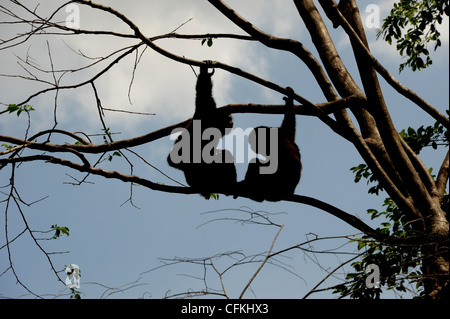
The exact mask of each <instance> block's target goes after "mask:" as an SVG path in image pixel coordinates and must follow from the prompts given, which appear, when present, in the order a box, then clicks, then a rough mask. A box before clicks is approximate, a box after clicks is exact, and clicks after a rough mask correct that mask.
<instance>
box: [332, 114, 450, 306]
mask: <svg viewBox="0 0 450 319" xmlns="http://www.w3.org/2000/svg"><path fill="white" fill-rule="evenodd" d="M447 114H448V111H447ZM400 135H401V136H402V138H403V139H404V140H405V141H406V143H408V144H409V145H410V146H411V148H412V149H413V151H414V152H415V153H416V154H419V153H420V151H421V150H422V149H423V148H424V147H428V146H431V147H432V148H433V149H437V147H438V146H446V147H448V145H449V141H448V130H446V129H445V128H444V127H443V126H442V125H441V124H439V123H437V122H436V123H435V124H434V125H433V126H428V127H423V126H421V127H420V128H419V129H417V130H415V129H412V128H408V129H407V130H402V131H401V132H400ZM350 170H351V171H352V172H354V173H355V183H358V182H359V181H361V179H363V178H364V179H366V180H367V184H369V183H375V184H376V185H375V186H373V187H371V188H370V189H369V191H368V192H369V193H370V194H376V195H379V191H380V190H383V188H382V187H381V186H380V185H379V182H378V179H377V178H376V176H375V175H373V173H372V171H371V170H370V168H369V167H368V166H367V165H366V164H360V165H358V166H355V167H352V168H351V169H350ZM430 170H431V169H430ZM441 206H442V209H443V210H444V211H448V209H449V206H450V197H449V195H448V194H446V195H445V196H444V198H443V201H442V204H441ZM383 207H384V210H383V211H381V212H380V211H378V210H376V209H368V210H367V213H368V214H369V215H370V216H371V219H372V220H374V219H381V220H382V221H380V227H378V228H377V231H379V232H380V233H383V234H386V235H390V236H395V237H397V238H407V237H411V236H414V235H415V234H414V230H413V226H412V223H410V222H409V221H408V220H407V218H406V216H405V215H404V214H403V212H402V211H401V210H400V209H399V208H398V207H397V205H396V204H395V202H394V201H393V200H392V199H391V198H386V199H385V200H384V204H383ZM351 241H352V242H355V243H356V244H357V249H358V251H360V252H362V253H363V255H362V257H361V260H359V261H355V262H354V263H352V264H351V266H352V267H353V270H354V271H352V272H350V273H348V274H347V275H346V278H345V280H346V281H345V282H344V283H343V284H340V285H337V286H335V287H334V291H333V293H337V294H340V295H341V296H342V297H350V298H353V299H378V298H380V296H381V294H382V290H381V289H378V288H368V287H367V286H366V282H365V280H366V278H367V274H366V273H365V269H366V267H367V265H369V264H376V265H377V266H378V267H379V268H380V281H381V285H382V287H383V289H386V290H395V291H398V292H405V291H406V290H407V286H408V285H415V289H416V291H417V293H418V294H419V295H420V294H421V293H422V292H423V285H422V273H421V271H420V265H421V258H420V250H419V248H418V247H416V246H387V245H383V244H381V243H379V242H377V241H374V240H373V239H371V238H370V237H368V236H366V235H364V236H362V237H356V238H354V239H352V240H351Z"/></svg>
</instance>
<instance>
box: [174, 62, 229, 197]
mask: <svg viewBox="0 0 450 319" xmlns="http://www.w3.org/2000/svg"><path fill="white" fill-rule="evenodd" d="M213 74H214V69H213V71H212V72H211V73H209V72H208V67H207V66H202V67H200V73H199V75H198V77H197V84H196V87H195V89H196V97H195V112H194V116H193V117H192V120H191V122H190V123H189V124H188V125H187V126H186V130H187V131H188V132H189V134H190V145H191V149H190V161H189V163H183V162H181V163H174V162H173V161H172V159H171V156H170V154H169V156H168V157H167V162H168V163H169V165H170V166H172V167H174V168H177V169H180V170H182V171H183V172H184V176H185V178H186V182H187V184H188V185H189V186H191V187H192V188H195V189H196V190H198V191H199V192H200V194H201V195H202V196H204V197H205V198H209V197H210V194H211V193H214V192H231V191H232V190H233V189H234V188H235V186H236V167H235V165H234V163H233V162H232V158H233V156H232V154H231V153H230V152H229V151H227V150H217V149H215V147H216V146H217V145H214V149H213V151H212V152H215V156H216V158H217V157H220V158H221V159H222V163H219V162H212V163H205V162H204V161H203V158H202V160H201V162H200V163H194V162H193V152H192V145H193V138H195V137H194V136H193V134H192V132H193V121H194V120H200V121H201V128H202V133H203V131H204V130H206V129H207V128H211V127H214V128H217V129H219V130H220V132H221V134H222V136H223V135H225V133H226V132H225V129H226V128H230V129H231V128H232V127H233V119H232V117H231V116H230V115H222V114H221V113H219V112H218V110H217V107H216V102H215V101H214V98H213V95H212V87H213V85H212V80H211V77H212V75H213ZM180 140H181V137H179V138H178V139H177V140H176V141H175V144H176V143H178V142H179V141H180ZM210 142H211V140H202V141H201V149H202V150H203V148H204V146H205V145H207V144H209V143H210ZM181 150H182V149H181ZM171 153H172V151H171ZM178 155H181V154H178ZM211 155H213V154H212V153H211Z"/></svg>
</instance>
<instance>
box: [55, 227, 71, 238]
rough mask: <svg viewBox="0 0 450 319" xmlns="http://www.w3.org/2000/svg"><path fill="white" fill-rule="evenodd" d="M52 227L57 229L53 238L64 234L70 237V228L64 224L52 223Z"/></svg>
mask: <svg viewBox="0 0 450 319" xmlns="http://www.w3.org/2000/svg"><path fill="white" fill-rule="evenodd" d="M51 229H53V230H54V231H55V234H54V235H53V237H52V238H53V239H56V238H58V237H60V236H62V235H66V236H67V237H69V228H67V227H64V226H58V225H52V227H51Z"/></svg>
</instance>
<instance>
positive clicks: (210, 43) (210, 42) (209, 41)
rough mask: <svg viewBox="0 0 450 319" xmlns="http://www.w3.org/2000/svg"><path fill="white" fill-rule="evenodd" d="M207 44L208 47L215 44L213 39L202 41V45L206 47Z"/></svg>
mask: <svg viewBox="0 0 450 319" xmlns="http://www.w3.org/2000/svg"><path fill="white" fill-rule="evenodd" d="M205 43H206V45H207V46H209V47H212V45H213V44H214V43H213V38H204V39H203V40H202V45H204V44H205Z"/></svg>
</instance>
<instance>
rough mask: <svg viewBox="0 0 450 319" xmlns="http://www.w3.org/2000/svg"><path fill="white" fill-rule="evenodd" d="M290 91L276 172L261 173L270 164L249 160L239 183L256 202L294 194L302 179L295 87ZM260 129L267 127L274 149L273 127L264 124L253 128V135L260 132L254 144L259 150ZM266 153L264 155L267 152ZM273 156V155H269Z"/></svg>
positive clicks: (240, 189) (267, 138)
mask: <svg viewBox="0 0 450 319" xmlns="http://www.w3.org/2000/svg"><path fill="white" fill-rule="evenodd" d="M287 89H288V90H289V95H288V96H287V97H284V98H283V99H284V100H285V103H286V111H285V115H284V119H283V123H282V124H281V127H280V128H279V130H278V167H277V171H276V172H275V173H273V174H261V173H260V168H261V167H262V166H269V164H268V163H264V162H262V161H261V160H259V159H255V160H252V162H250V163H249V165H248V169H247V173H246V175H245V179H244V180H243V181H241V182H239V183H238V192H239V194H242V195H244V196H246V197H249V198H251V199H253V200H255V201H259V202H262V201H263V200H268V201H279V200H281V199H283V198H285V197H286V196H289V195H292V194H293V193H294V191H295V188H296V186H297V184H298V183H299V181H300V176H301V170H302V162H301V158H300V151H299V148H298V146H297V144H295V111H294V100H293V93H294V92H293V90H292V89H291V88H289V87H288V88H287ZM258 129H263V130H266V134H265V136H266V152H268V151H269V150H270V140H269V134H270V128H269V127H267V126H260V127H257V128H255V129H254V130H253V132H252V133H251V134H255V135H256V141H255V143H254V144H253V145H251V147H252V149H253V150H254V151H255V152H256V153H257V154H260V153H258V149H257V146H258V134H257V132H261V131H260V130H258ZM263 155H264V154H263ZM267 155H270V154H267Z"/></svg>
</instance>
